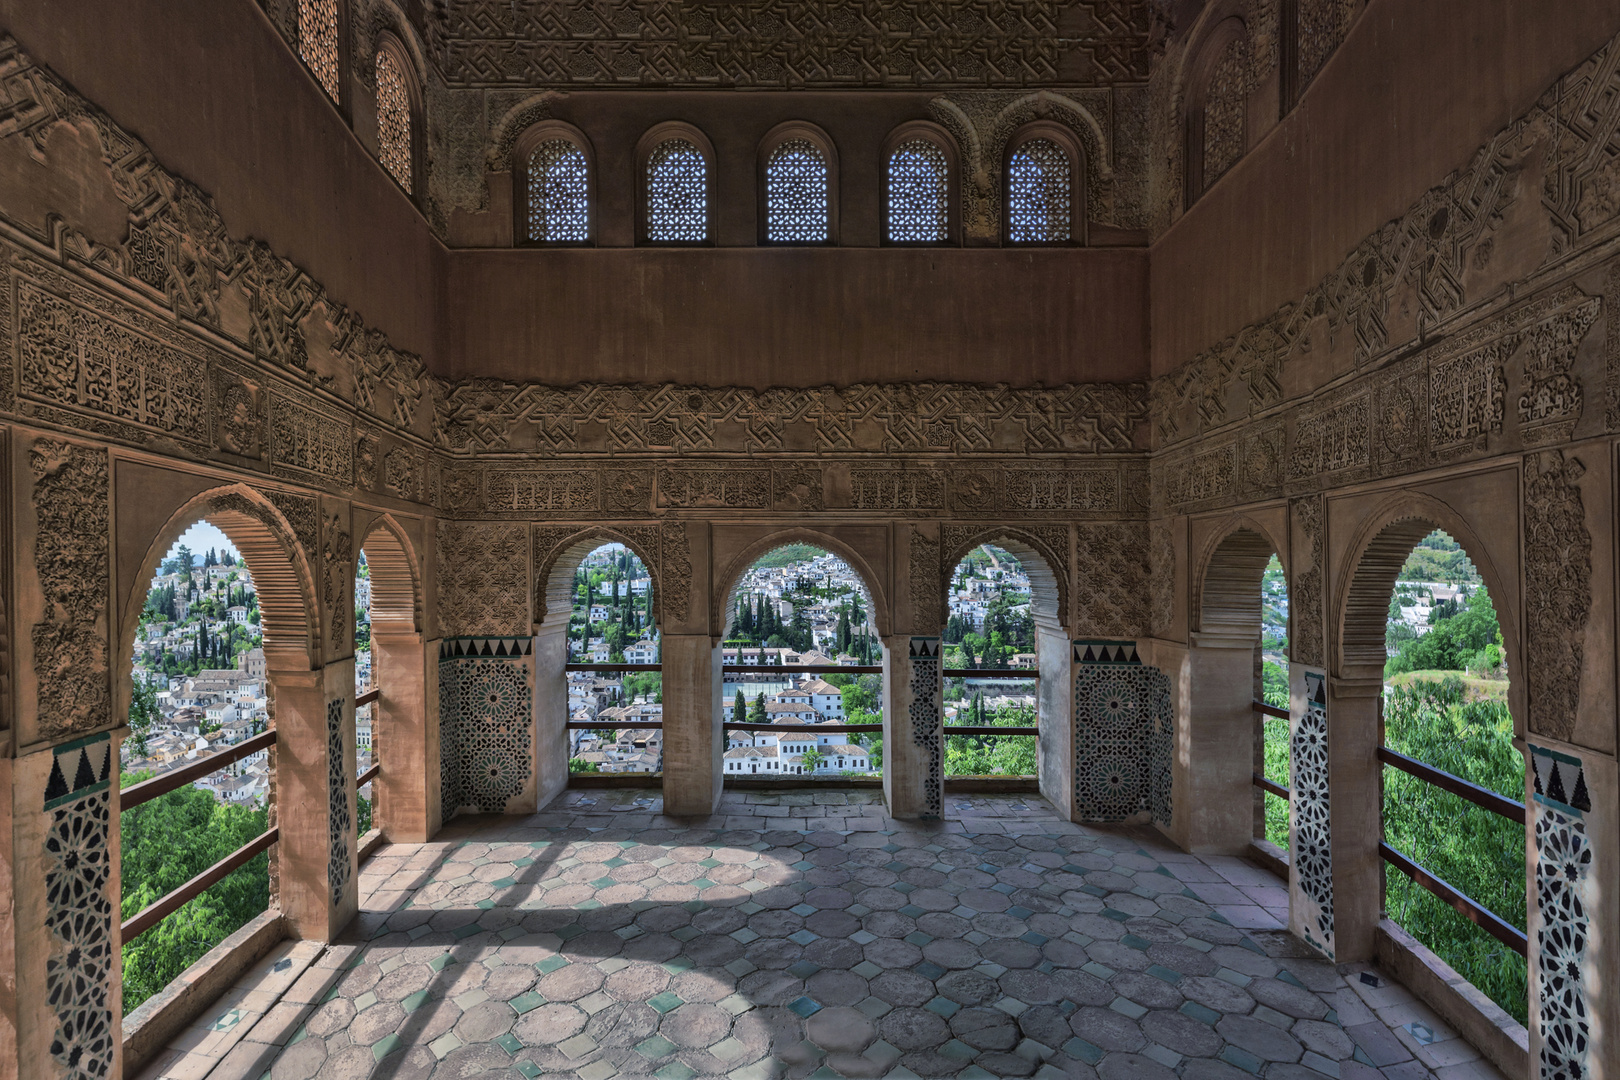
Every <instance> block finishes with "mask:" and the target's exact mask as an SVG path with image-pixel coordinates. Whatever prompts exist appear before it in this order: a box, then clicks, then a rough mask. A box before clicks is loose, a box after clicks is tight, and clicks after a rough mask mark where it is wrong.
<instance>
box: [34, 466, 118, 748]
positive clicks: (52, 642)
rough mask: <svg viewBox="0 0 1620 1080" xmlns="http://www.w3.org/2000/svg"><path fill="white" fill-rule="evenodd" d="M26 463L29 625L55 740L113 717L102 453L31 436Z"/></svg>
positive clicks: (41, 716)
mask: <svg viewBox="0 0 1620 1080" xmlns="http://www.w3.org/2000/svg"><path fill="white" fill-rule="evenodd" d="M28 464H29V471H30V472H31V473H32V475H33V483H34V491H33V505H34V514H35V519H36V523H35V531H34V570H35V572H36V573H37V574H38V575H39V587H40V592H41V594H42V599H43V601H44V608H43V611H42V617H41V618H40V620H39V621H38V622H36V623H35V624H34V626H33V646H34V678H35V680H36V681H37V683H38V685H39V694H38V702H39V712H38V724H39V735H40V736H41V737H43V738H45V739H49V740H52V741H60V740H62V739H64V738H67V737H68V736H71V735H75V734H79V733H82V732H87V731H95V730H97V729H98V728H104V727H107V726H109V725H113V724H116V723H117V722H118V721H117V720H116V719H115V718H114V717H113V715H112V701H111V697H110V687H109V684H108V668H107V592H108V588H109V584H108V578H107V575H108V555H107V545H108V536H109V533H108V526H109V521H108V502H107V491H108V467H107V452H106V451H105V450H102V449H100V448H97V447H90V446H80V445H77V444H75V443H70V442H63V441H60V440H57V439H36V440H35V442H34V445H33V448H32V449H31V450H30V451H29V454H28Z"/></svg>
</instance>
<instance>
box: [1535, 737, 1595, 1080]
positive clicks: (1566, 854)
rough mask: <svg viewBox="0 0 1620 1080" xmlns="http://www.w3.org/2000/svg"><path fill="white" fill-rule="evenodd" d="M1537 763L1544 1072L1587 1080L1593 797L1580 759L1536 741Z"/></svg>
mask: <svg viewBox="0 0 1620 1080" xmlns="http://www.w3.org/2000/svg"><path fill="white" fill-rule="evenodd" d="M1530 766H1531V769H1532V770H1533V774H1534V781H1535V791H1534V793H1533V795H1532V798H1531V803H1530V810H1531V813H1532V815H1533V819H1532V820H1533V821H1534V822H1535V830H1536V834H1535V835H1536V841H1535V842H1536V912H1537V915H1538V916H1539V922H1540V925H1539V927H1538V928H1537V930H1536V947H1535V958H1534V967H1533V969H1532V974H1531V978H1532V979H1533V980H1534V981H1535V984H1536V990H1537V997H1538V998H1539V1001H1540V1009H1539V1015H1538V1017H1537V1026H1538V1028H1539V1032H1538V1033H1539V1034H1540V1036H1541V1061H1540V1070H1539V1075H1540V1077H1541V1078H1542V1080H1580V1078H1581V1077H1586V1076H1590V1075H1592V1072H1591V1065H1592V1062H1591V1060H1590V1059H1591V1050H1592V1012H1591V1008H1590V1005H1589V1003H1588V1002H1587V1000H1586V986H1585V978H1586V976H1587V974H1588V972H1587V966H1588V964H1589V963H1591V962H1592V958H1590V957H1588V955H1587V945H1588V943H1589V942H1590V941H1591V938H1592V917H1591V912H1592V909H1593V907H1594V900H1595V899H1596V897H1594V896H1593V895H1592V892H1593V882H1592V861H1593V852H1592V843H1591V839H1590V837H1589V836H1588V835H1587V831H1586V815H1587V814H1589V813H1591V810H1592V799H1591V796H1590V794H1589V793H1588V791H1587V784H1586V774H1585V770H1584V769H1583V767H1582V764H1581V759H1580V758H1578V757H1573V756H1571V755H1569V754H1565V753H1561V752H1559V751H1557V750H1550V749H1547V748H1546V747H1541V746H1536V745H1534V744H1532V745H1531V747H1530Z"/></svg>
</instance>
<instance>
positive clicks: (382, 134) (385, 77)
mask: <svg viewBox="0 0 1620 1080" xmlns="http://www.w3.org/2000/svg"><path fill="white" fill-rule="evenodd" d="M377 159H378V160H379V161H381V162H382V164H383V168H385V169H387V170H388V173H389V175H390V176H392V177H393V178H394V179H395V180H397V181H398V182H399V186H400V187H402V188H404V189H405V190H406V192H407V193H408V192H409V191H410V190H411V97H410V93H409V92H408V91H407V90H406V88H405V73H404V72H403V71H401V70H400V67H399V61H398V60H397V59H395V57H394V53H393V51H392V50H390V49H379V50H378V51H377Z"/></svg>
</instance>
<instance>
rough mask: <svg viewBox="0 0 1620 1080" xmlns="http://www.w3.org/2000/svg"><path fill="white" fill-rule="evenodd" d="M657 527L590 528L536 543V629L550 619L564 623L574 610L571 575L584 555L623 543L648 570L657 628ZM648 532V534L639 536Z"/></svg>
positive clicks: (661, 597) (659, 589)
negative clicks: (549, 542) (550, 541)
mask: <svg viewBox="0 0 1620 1080" xmlns="http://www.w3.org/2000/svg"><path fill="white" fill-rule="evenodd" d="M655 528H656V527H636V528H633V529H616V528H613V527H611V526H609V527H603V526H599V525H593V526H590V527H588V528H583V529H580V530H578V531H576V532H573V533H571V534H569V535H567V536H562V537H558V538H557V539H556V540H555V541H554V542H552V543H551V544H549V545H545V544H540V543H537V544H535V548H534V551H535V555H534V557H535V567H534V569H535V574H534V623H535V627H536V629H538V628H539V627H540V625H541V624H542V623H545V622H547V621H549V620H550V619H551V618H552V617H553V616H560V617H561V619H562V621H563V622H565V623H566V622H567V621H568V618H569V616H570V615H571V614H572V613H573V607H574V574H575V573H576V572H577V571H578V570H579V564H580V563H581V562H583V561H584V560H585V556H587V555H589V554H590V553H591V552H593V551H595V550H596V549H597V548H599V547H601V546H602V545H603V544H623V545H624V546H625V547H626V548H629V549H630V553H631V554H632V555H634V556H635V557H636V558H638V559H640V560H641V565H642V566H645V567H646V568H647V576H648V578H649V579H650V580H651V582H652V585H651V588H652V594H653V595H652V600H653V604H652V611H653V625H654V626H655V627H657V626H659V605H660V604H661V603H662V601H663V593H662V591H661V588H660V585H659V581H658V568H659V567H658V559H657V557H656V556H657V551H658V548H657V547H656V544H657V538H656V533H655V532H653V529H655ZM643 533H650V534H651V535H641V534H643Z"/></svg>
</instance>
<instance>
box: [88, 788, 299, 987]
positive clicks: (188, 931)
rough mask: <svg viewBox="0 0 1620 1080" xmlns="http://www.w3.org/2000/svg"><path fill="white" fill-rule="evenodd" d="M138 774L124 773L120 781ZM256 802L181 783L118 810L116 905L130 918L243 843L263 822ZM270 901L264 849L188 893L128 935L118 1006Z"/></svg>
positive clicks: (163, 981) (161, 983) (163, 982)
mask: <svg viewBox="0 0 1620 1080" xmlns="http://www.w3.org/2000/svg"><path fill="white" fill-rule="evenodd" d="M137 779H138V778H137V777H128V776H126V777H123V778H122V786H128V784H129V783H132V782H135V781H136V780H137ZM266 827H267V824H266V815H265V812H264V811H263V810H261V809H257V808H250V807H243V806H231V805H227V804H223V803H220V802H218V801H217V800H216V799H215V798H214V796H213V795H212V794H211V793H210V792H207V791H203V790H201V789H198V788H193V787H183V788H180V789H178V790H176V791H171V792H169V793H168V794H166V795H161V796H159V797H158V798H156V799H153V800H151V801H150V802H147V803H143V804H142V805H140V806H138V807H136V808H134V809H133V810H130V811H128V812H126V813H124V814H122V815H121V816H120V826H119V831H120V842H121V845H122V849H123V874H122V889H123V895H122V898H121V904H120V907H121V912H122V917H123V918H124V919H128V918H130V917H131V916H133V915H134V914H135V913H136V912H138V911H140V910H141V909H142V908H145V907H147V906H148V905H150V904H151V903H152V902H153V901H155V900H157V899H158V898H160V897H162V896H164V895H166V894H168V893H170V892H172V891H174V890H175V889H177V888H179V887H180V886H181V885H183V884H185V883H186V882H187V881H188V880H190V879H191V878H192V877H195V876H196V875H197V874H200V873H202V872H203V871H204V870H206V869H208V867H210V866H212V865H213V864H214V863H216V862H218V861H219V860H220V859H223V858H224V857H225V856H227V855H229V854H230V853H231V852H233V851H235V850H237V849H238V848H240V847H242V846H243V845H244V844H246V843H248V842H249V841H250V840H252V839H253V838H255V837H256V836H258V835H259V834H261V833H263V832H264V830H265V829H266ZM269 903H270V862H269V858H268V856H267V855H266V854H263V853H261V854H259V855H256V856H255V857H254V858H253V859H252V860H251V861H249V862H248V864H247V865H246V866H244V867H242V868H241V869H239V870H237V871H236V872H234V873H232V874H231V875H229V876H228V877H226V878H225V879H224V880H223V881H221V882H219V883H218V884H217V885H214V886H213V887H212V888H210V889H208V890H207V891H206V892H204V893H203V894H202V895H201V896H198V897H197V898H196V899H194V900H192V901H190V902H189V903H187V904H186V905H185V906H183V907H182V908H180V910H178V911H176V912H174V913H173V914H172V915H169V916H168V917H167V918H165V919H164V920H163V921H162V922H160V923H158V924H157V925H156V926H154V927H153V928H152V929H150V930H148V931H147V932H146V933H144V934H142V935H141V936H140V937H138V938H136V939H134V940H133V941H126V942H125V944H124V953H123V968H124V1012H125V1013H126V1014H128V1012H129V1011H130V1010H131V1009H133V1008H135V1007H136V1006H137V1005H139V1004H140V1003H141V1002H143V1001H145V1000H146V999H147V998H148V997H151V996H152V995H153V994H154V993H156V992H157V991H159V990H161V989H163V987H165V986H167V985H168V984H169V983H170V982H171V981H173V979H174V978H175V976H177V975H179V974H180V973H181V972H182V971H184V970H185V969H186V968H187V967H189V966H190V965H191V964H192V963H193V962H194V961H196V960H198V959H199V958H201V957H202V955H203V954H204V953H206V952H207V951H208V950H209V949H211V948H213V947H214V946H215V945H218V944H219V943H220V942H221V941H224V940H225V938H226V937H227V936H229V935H230V934H231V933H233V932H234V931H236V930H237V929H238V928H240V927H241V926H242V925H243V924H244V923H246V922H247V921H248V920H249V919H251V918H252V917H253V916H255V915H257V914H259V913H260V912H262V911H264V910H265V908H266V907H267V906H269Z"/></svg>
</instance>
